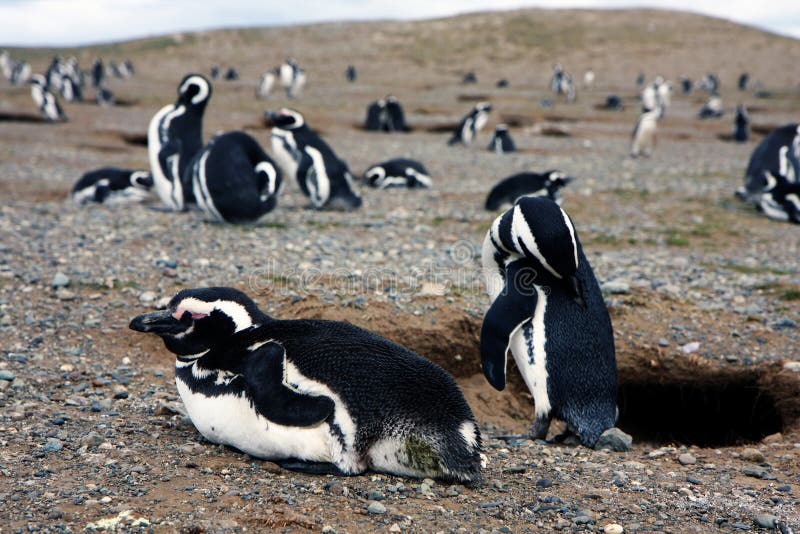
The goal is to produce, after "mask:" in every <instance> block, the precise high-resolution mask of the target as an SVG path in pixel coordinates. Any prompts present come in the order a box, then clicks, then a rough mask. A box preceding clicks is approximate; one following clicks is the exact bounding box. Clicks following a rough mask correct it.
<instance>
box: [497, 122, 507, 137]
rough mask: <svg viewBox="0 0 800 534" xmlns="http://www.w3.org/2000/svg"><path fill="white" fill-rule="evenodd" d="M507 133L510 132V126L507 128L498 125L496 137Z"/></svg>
mask: <svg viewBox="0 0 800 534" xmlns="http://www.w3.org/2000/svg"><path fill="white" fill-rule="evenodd" d="M507 132H508V126H506V125H505V124H498V125H497V126H495V127H494V133H495V135H504V134H505V133H507Z"/></svg>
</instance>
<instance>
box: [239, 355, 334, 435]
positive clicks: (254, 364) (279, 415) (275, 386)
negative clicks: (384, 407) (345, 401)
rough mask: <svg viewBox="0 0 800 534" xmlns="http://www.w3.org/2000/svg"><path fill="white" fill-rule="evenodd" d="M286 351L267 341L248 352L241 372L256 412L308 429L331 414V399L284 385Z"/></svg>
mask: <svg viewBox="0 0 800 534" xmlns="http://www.w3.org/2000/svg"><path fill="white" fill-rule="evenodd" d="M285 362H286V351H285V350H284V348H283V347H282V346H281V345H279V344H278V343H274V342H268V343H265V344H264V345H262V346H261V347H258V348H257V349H255V350H253V351H251V352H250V353H249V354H248V355H247V357H246V358H245V361H244V362H243V368H242V370H241V373H240V374H241V376H242V377H243V378H244V380H245V382H246V383H247V391H248V393H249V395H250V398H251V399H252V400H253V404H254V405H255V408H256V410H258V412H259V413H260V414H262V415H263V416H264V417H266V418H267V419H268V420H269V421H272V422H274V423H277V424H279V425H286V426H295V427H310V426H316V425H319V424H321V423H322V422H323V421H325V420H326V419H327V418H328V417H330V416H331V414H333V410H334V408H335V405H334V402H333V400H332V399H331V398H329V397H326V396H324V395H308V394H305V393H301V392H299V391H297V390H296V389H294V388H293V387H291V386H290V385H287V384H286V383H285V382H284V377H285V372H286V366H285Z"/></svg>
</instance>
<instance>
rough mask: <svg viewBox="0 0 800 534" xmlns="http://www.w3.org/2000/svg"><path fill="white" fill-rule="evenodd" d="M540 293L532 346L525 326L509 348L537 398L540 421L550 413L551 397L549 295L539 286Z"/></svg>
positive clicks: (532, 322)
mask: <svg viewBox="0 0 800 534" xmlns="http://www.w3.org/2000/svg"><path fill="white" fill-rule="evenodd" d="M534 287H535V289H536V297H537V299H536V308H535V310H534V312H533V317H532V318H531V329H532V336H531V338H532V339H531V342H530V344H528V341H527V340H526V339H525V332H524V325H525V322H523V323H521V324H520V325H519V326H518V327H517V328H516V329H515V330H514V333H513V334H511V342H510V343H509V346H510V348H511V353H512V354H513V355H514V361H516V362H517V368H518V369H519V370H520V373H521V374H522V379H523V380H524V381H525V384H526V385H527V386H528V389H529V390H530V391H531V395H533V403H534V408H535V412H536V416H537V417H543V416H546V415H547V414H549V413H550V409H551V406H550V397H549V395H548V394H547V376H548V375H547V352H546V351H545V343H546V342H547V336H546V332H545V326H544V316H545V311H546V309H547V295H546V294H545V292H544V291H542V290H541V289H540V288H539V287H538V286H534Z"/></svg>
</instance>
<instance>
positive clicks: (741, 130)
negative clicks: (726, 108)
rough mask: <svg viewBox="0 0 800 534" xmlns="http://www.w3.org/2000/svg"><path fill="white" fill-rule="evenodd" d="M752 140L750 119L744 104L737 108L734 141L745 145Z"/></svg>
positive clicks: (734, 120)
mask: <svg viewBox="0 0 800 534" xmlns="http://www.w3.org/2000/svg"><path fill="white" fill-rule="evenodd" d="M749 138H750V117H748V115H747V108H746V107H745V105H744V104H739V105H738V106H736V117H734V118H733V140H734V141H737V142H739V143H744V142H746V141H747V140H748V139H749Z"/></svg>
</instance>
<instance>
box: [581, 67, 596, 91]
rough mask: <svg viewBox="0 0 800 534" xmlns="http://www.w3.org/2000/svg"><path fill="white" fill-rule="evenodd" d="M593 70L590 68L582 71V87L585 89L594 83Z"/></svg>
mask: <svg viewBox="0 0 800 534" xmlns="http://www.w3.org/2000/svg"><path fill="white" fill-rule="evenodd" d="M594 78H595V75H594V71H593V70H592V69H588V70H587V71H586V72H584V73H583V87H584V88H585V89H589V88H590V87H592V86H593V85H594Z"/></svg>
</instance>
